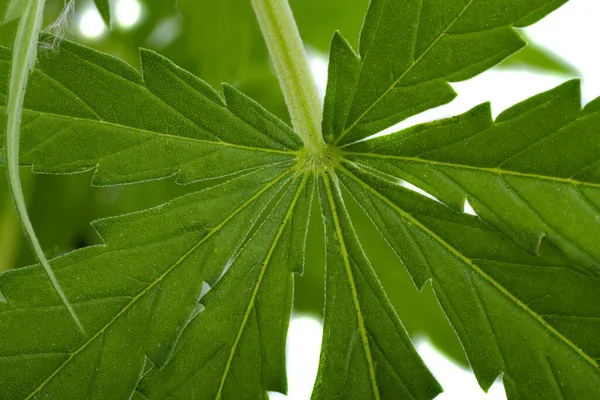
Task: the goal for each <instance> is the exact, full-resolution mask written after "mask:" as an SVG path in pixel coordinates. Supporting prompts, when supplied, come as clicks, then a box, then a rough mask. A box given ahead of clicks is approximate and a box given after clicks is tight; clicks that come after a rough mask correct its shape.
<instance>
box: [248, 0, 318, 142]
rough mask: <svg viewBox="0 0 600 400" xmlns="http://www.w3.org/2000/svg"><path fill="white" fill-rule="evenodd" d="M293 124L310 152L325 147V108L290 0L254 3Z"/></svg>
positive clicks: (266, 0) (258, 1) (255, 1)
mask: <svg viewBox="0 0 600 400" xmlns="http://www.w3.org/2000/svg"><path fill="white" fill-rule="evenodd" d="M252 6H253V7H254V12H255V13H256V17H257V19H258V23H259V25H260V29H261V31H262V34H263V37H264V38H265V41H266V43H267V48H268V49H269V54H270V56H271V59H272V60H273V65H274V66H275V72H276V73H277V78H278V79H279V84H280V85H281V89H282V90H283V96H284V97H285V102H286V104H287V107H288V110H289V112H290V117H291V119H292V125H293V127H294V130H295V131H296V133H297V134H298V135H299V136H300V137H301V138H302V141H303V142H304V146H305V147H306V149H307V150H308V151H309V152H310V153H320V152H321V151H322V150H323V148H324V147H325V142H324V141H323V135H322V133H321V117H322V114H323V108H322V105H321V101H320V99H319V94H318V91H317V86H316V84H315V81H314V79H313V76H312V74H311V72H310V68H309V66H308V60H307V58H306V52H305V51H304V46H303V44H302V39H301V38H300V33H299V32H298V26H297V25H296V21H295V20H294V16H293V15H292V10H291V8H290V5H289V3H288V0H252Z"/></svg>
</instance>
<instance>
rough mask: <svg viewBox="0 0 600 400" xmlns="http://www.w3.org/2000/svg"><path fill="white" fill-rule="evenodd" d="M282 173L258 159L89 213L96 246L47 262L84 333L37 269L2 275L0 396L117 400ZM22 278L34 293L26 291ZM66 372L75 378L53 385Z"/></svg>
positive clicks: (229, 254) (162, 358)
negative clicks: (147, 202)
mask: <svg viewBox="0 0 600 400" xmlns="http://www.w3.org/2000/svg"><path fill="white" fill-rule="evenodd" d="M291 179H292V174H291V173H290V172H288V171H287V169H286V168H273V167H270V168H268V169H262V170H257V171H255V172H253V173H251V174H248V175H246V176H244V177H242V178H239V179H237V180H233V181H231V182H228V183H226V184H223V185H219V186H216V187H214V188H212V189H208V190H205V191H201V192H198V193H195V194H191V195H188V196H185V197H182V198H179V199H176V200H174V201H172V202H170V203H167V204H165V205H163V206H160V207H157V208H154V209H150V210H147V211H144V212H141V213H137V214H130V215H126V216H123V217H117V218H113V219H108V220H100V221H97V222H96V223H95V226H96V229H97V230H98V232H99V233H100V235H101V236H102V238H103V239H104V240H105V241H106V245H103V246H96V247H89V248H86V249H83V250H80V251H76V252H74V253H71V254H69V255H67V256H64V257H61V258H58V259H55V260H54V261H53V268H54V270H55V271H56V274H57V276H58V277H59V279H61V282H64V284H65V287H66V288H67V291H68V294H69V295H70V296H71V298H73V299H74V306H75V309H76V311H77V312H78V314H79V315H81V318H82V322H83V324H84V326H85V327H86V331H87V332H88V333H89V335H90V336H89V337H87V338H82V337H80V336H79V334H78V333H77V331H76V330H74V329H72V328H71V327H70V326H71V325H70V324H68V323H67V321H68V315H67V314H66V312H65V310H64V308H62V307H60V306H59V305H60V303H59V300H58V299H57V298H56V296H55V295H54V293H53V292H52V291H50V290H48V283H47V282H46V280H44V276H43V272H42V271H41V270H40V268H39V267H37V266H36V267H29V268H24V269H19V270H15V271H12V272H11V273H7V274H4V275H2V277H1V280H0V292H1V293H2V295H3V297H4V298H5V299H6V302H3V303H0V318H1V319H2V324H0V330H1V334H2V338H3V340H2V343H1V345H0V367H1V368H2V370H3V371H4V372H3V373H2V374H1V376H0V383H1V384H0V392H1V396H0V397H2V398H7V399H19V398H33V397H35V396H46V395H50V394H52V395H54V396H57V397H60V398H61V399H81V398H89V399H94V398H97V399H105V398H111V399H120V398H128V397H129V395H130V394H131V393H132V392H133V391H134V389H135V388H136V386H137V384H138V382H139V380H140V377H141V374H142V372H143V371H144V370H147V369H148V368H150V367H152V366H157V367H160V366H163V365H164V364H165V363H166V362H167V360H168V359H169V358H170V357H171V355H172V354H173V352H174V351H175V343H176V342H177V340H178V339H179V336H180V335H181V332H182V331H183V330H184V328H185V327H186V326H187V325H188V324H189V323H190V321H193V318H194V316H195V315H196V314H197V312H198V310H199V309H198V307H199V305H198V300H199V299H200V297H201V295H202V294H203V292H202V290H203V287H204V286H205V285H206V284H208V285H211V286H215V285H217V287H218V284H217V282H219V278H220V276H221V275H222V273H223V270H224V269H225V268H226V266H227V265H228V263H229V261H230V260H231V259H232V258H233V257H235V256H236V255H237V254H238V252H239V251H240V249H241V248H243V247H244V245H245V243H246V241H247V240H248V238H249V237H250V236H252V235H253V231H254V230H256V229H257V224H260V223H261V220H262V215H263V213H264V212H267V210H268V206H269V204H271V202H272V201H273V200H274V199H276V198H278V197H279V196H280V192H281V191H282V190H284V189H285V188H287V187H289V185H290V180H291ZM269 212H270V211H269ZM157 227H160V228H159V229H157ZM221 246H224V247H221ZM82 271H85V273H83V274H82ZM224 282H226V281H224ZM33 286H35V287H37V288H39V291H37V292H38V294H36V295H33V293H32V292H31V291H30V290H29V289H28V288H30V287H33ZM277 309H278V310H279V312H281V305H278V307H277ZM286 323H287V322H286ZM282 324H283V322H282ZM284 326H285V325H284ZM48 335H51V336H52V337H55V338H56V340H53V341H48V340H46V338H47V337H48ZM278 343H279V344H280V345H281V346H283V341H281V340H280V341H279V342H278ZM277 349H278V350H281V351H283V350H282V349H279V348H277ZM66 377H71V378H72V379H75V381H72V384H70V385H63V384H62V381H63V380H64V379H66ZM86 393H87V394H86Z"/></svg>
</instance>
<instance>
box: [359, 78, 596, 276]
mask: <svg viewBox="0 0 600 400" xmlns="http://www.w3.org/2000/svg"><path fill="white" fill-rule="evenodd" d="M580 101H581V100H580V94H579V83H578V82H577V81H570V82H567V83H565V84H563V85H561V86H559V87H557V88H555V89H553V90H550V91H548V92H546V93H542V94H540V95H537V96H534V97H532V98H530V99H528V100H526V101H524V102H523V103H520V104H517V105H515V106H513V107H511V108H509V109H508V110H506V111H504V112H503V113H501V114H500V115H499V116H498V117H497V118H496V121H493V120H492V118H491V113H490V109H489V105H486V104H484V105H482V106H479V107H476V108H474V109H473V110H471V111H469V112H467V113H466V114H463V115H461V116H458V117H455V118H451V119H448V120H443V121H438V122H434V123H431V124H425V125H421V126H416V127H413V128H410V129H407V130H405V131H401V132H397V133H395V134H392V135H390V136H386V137H381V138H377V139H375V140H371V141H366V142H363V143H358V144H356V145H352V146H348V147H347V150H348V152H349V153H347V157H348V159H349V160H352V161H354V162H356V163H357V164H360V165H363V166H364V167H366V168H371V169H375V170H377V171H379V172H380V173H382V174H387V175H390V176H395V177H397V178H400V179H404V180H406V181H409V182H411V183H413V184H414V185H417V186H419V187H421V188H423V189H424V190H426V191H427V192H429V193H431V194H433V195H434V196H436V197H437V198H439V199H440V200H442V201H443V202H445V203H446V204H448V205H450V206H451V207H453V208H456V209H461V208H462V206H463V204H464V200H465V198H467V199H468V201H469V203H470V204H471V205H472V207H473V208H474V210H475V211H476V212H477V214H478V215H479V216H480V217H481V218H483V219H484V220H486V221H487V222H489V223H490V224H492V225H494V226H495V227H497V228H498V229H499V230H501V231H502V232H504V233H505V234H506V235H507V236H508V237H510V238H512V239H513V240H514V241H515V242H517V243H519V244H520V245H521V246H522V247H523V248H525V249H526V250H528V251H530V252H532V253H536V252H537V251H538V248H539V246H540V243H541V242H542V241H543V240H549V241H551V242H552V243H553V244H554V245H555V246H557V247H559V248H560V249H561V250H563V251H564V252H565V253H567V254H569V255H570V256H571V257H572V258H573V260H574V261H575V262H576V263H577V264H579V265H580V266H581V267H582V268H584V269H585V270H586V271H587V273H588V274H591V275H593V276H600V246H598V241H597V238H598V237H600V236H599V235H600V223H599V222H600V130H599V129H598V127H599V126H600V112H598V111H595V110H593V109H592V108H591V107H589V108H588V107H586V108H585V109H584V110H583V111H582V110H581V106H580Z"/></svg>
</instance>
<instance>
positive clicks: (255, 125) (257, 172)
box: [0, 0, 600, 399]
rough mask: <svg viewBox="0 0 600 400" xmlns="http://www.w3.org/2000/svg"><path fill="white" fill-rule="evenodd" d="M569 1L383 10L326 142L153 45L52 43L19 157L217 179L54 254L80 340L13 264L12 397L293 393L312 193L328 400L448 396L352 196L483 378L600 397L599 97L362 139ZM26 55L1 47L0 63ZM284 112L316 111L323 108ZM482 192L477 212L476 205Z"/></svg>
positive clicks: (485, 383) (337, 84)
mask: <svg viewBox="0 0 600 400" xmlns="http://www.w3.org/2000/svg"><path fill="white" fill-rule="evenodd" d="M561 3H562V1H542V0H536V1H531V2H526V3H524V2H520V1H497V2H482V1H476V0H470V1H468V2H463V1H453V2H443V4H442V2H439V3H438V2H417V1H408V2H394V1H383V0H373V1H372V2H371V4H370V6H369V10H368V12H367V18H366V20H365V24H364V26H363V30H362V33H361V43H360V57H358V56H357V55H356V54H355V53H354V52H353V50H352V48H351V47H350V46H349V44H348V43H347V42H346V41H345V39H344V38H343V37H342V36H341V35H340V34H336V35H335V36H334V39H333V42H332V49H331V56H330V69H329V82H328V88H327V95H326V98H325V108H324V116H323V133H324V139H325V141H323V140H322V139H321V138H320V132H319V131H298V127H301V128H302V127H305V126H308V125H310V124H305V125H303V124H299V123H296V121H297V119H295V118H294V115H292V121H294V124H295V128H296V129H295V130H293V129H291V128H290V127H288V126H287V125H286V124H284V123H283V122H281V121H280V120H279V119H277V118H276V117H274V116H273V115H272V114H270V113H268V112H267V111H266V110H265V109H263V108H262V107H261V106H259V105H258V104H257V103H255V102H254V101H252V100H250V99H249V98H248V97H246V96H245V95H243V94H242V93H241V92H240V91H238V90H237V89H235V88H233V87H231V86H228V85H224V86H223V95H222V96H221V94H219V93H217V92H216V91H214V90H213V89H212V88H211V87H210V86H209V85H208V84H207V83H205V82H203V81H201V80H200V79H198V78H196V77H194V76H193V75H191V74H190V73H188V72H186V71H185V70H183V69H181V68H179V67H177V66H175V65H174V64H173V63H171V62H170V61H168V60H167V59H165V58H163V57H161V56H159V55H157V54H156V53H154V52H152V51H149V50H142V51H141V71H142V72H141V74H140V73H138V72H137V71H136V70H135V69H133V68H131V67H129V66H128V65H127V64H125V63H123V62H121V61H119V60H118V59H115V58H113V57H110V56H108V55H105V54H102V53H99V52H96V51H93V50H90V49H88V48H85V47H82V46H79V45H76V44H74V43H70V42H63V43H61V46H60V48H59V49H58V50H56V51H51V52H42V53H40V55H39V59H38V65H37V68H36V69H35V71H34V73H33V74H32V76H31V79H30V83H29V87H28V90H27V97H26V99H25V110H24V113H23V129H22V138H23V143H22V146H21V161H22V162H23V163H24V164H27V165H31V166H32V168H33V170H34V171H36V172H43V173H74V172H82V171H86V170H94V177H93V182H92V183H93V184H95V185H104V186H106V185H118V184H133V183H136V182H141V181H145V180H152V179H163V178H167V177H171V176H175V177H176V180H177V181H178V182H180V183H191V182H196V181H200V180H203V181H208V182H211V183H212V185H211V187H209V188H207V189H205V190H202V191H199V192H196V193H192V194H190V195H187V196H184V197H180V198H177V199H175V200H172V201H170V202H168V203H166V204H164V205H162V206H159V207H156V208H152V209H148V210H146V211H142V212H138V213H134V214H128V215H123V216H120V217H114V218H109V219H103V220H99V221H96V222H94V227H95V228H96V230H97V232H98V234H99V235H100V236H101V237H102V239H103V241H104V244H103V245H100V246H95V247H88V248H84V249H81V250H78V251H75V252H72V253H70V254H67V255H65V256H63V257H59V258H56V259H54V260H52V267H53V269H54V270H55V271H56V275H57V277H58V278H59V280H60V282H61V283H62V284H63V285H64V286H65V291H66V293H67V295H68V296H69V298H70V299H73V304H74V307H75V310H76V311H77V314H78V315H79V316H80V318H81V321H82V323H83V325H84V326H85V328H86V332H87V334H86V336H85V337H82V336H81V335H80V334H79V333H78V331H77V330H76V329H75V327H74V326H72V325H70V324H67V323H66V322H67V321H68V313H67V312H66V310H65V309H64V307H62V306H61V303H60V300H59V299H58V297H57V295H56V294H55V293H54V292H53V291H52V290H50V285H49V282H48V281H47V280H45V279H44V276H43V273H42V269H41V268H40V267H39V266H32V267H27V268H21V269H17V270H13V271H9V272H7V273H4V274H2V275H0V294H1V297H0V299H2V301H1V302H0V321H1V322H2V323H0V336H1V337H3V341H2V342H0V370H2V371H6V373H3V374H2V375H0V397H2V398H7V399H22V398H25V399H32V398H38V397H43V396H48V397H50V396H54V397H56V398H60V399H71V398H72V399H81V398H86V399H87V398H101V399H104V398H108V399H121V398H123V399H128V398H132V397H133V396H135V397H134V398H138V399H142V398H145V399H163V398H178V399H190V398H194V399H195V398H216V399H220V398H250V399H257V398H265V397H266V396H267V391H280V392H285V391H286V386H287V384H286V379H285V352H284V350H285V337H286V331H287V327H288V322H289V317H290V313H291V308H292V302H293V290H294V288H293V281H294V275H295V274H299V273H302V270H303V268H304V252H305V240H306V232H307V226H308V221H309V218H310V213H311V210H310V208H311V204H312V202H313V198H314V196H318V199H319V204H320V211H321V214H322V218H323V222H324V228H325V248H326V259H327V270H326V288H325V291H326V299H325V317H324V337H323V348H322V352H321V362H320V367H319V374H318V377H317V382H316V385H315V389H314V392H313V397H314V398H316V399H320V398H331V397H340V398H361V399H362V398H372V399H388V398H415V399H430V398H433V397H435V396H436V395H437V394H438V393H439V392H440V391H441V388H440V387H439V385H438V384H437V382H436V381H435V379H434V378H433V377H432V375H431V374H430V372H429V371H428V370H427V369H426V367H425V366H424V365H423V363H422V361H421V360H420V358H419V357H418V355H417V353H416V351H415V350H414V348H413V347H412V344H411V342H410V340H409V338H408V335H407V334H406V332H405V331H404V328H403V327H402V325H401V323H400V320H399V319H398V317H397V315H396V312H395V310H394V308H393V307H392V306H391V304H390V302H389V300H388V299H387V296H386V294H385V293H384V291H383V288H382V286H381V284H380V282H379V280H378V278H377V276H376V274H375V271H374V269H373V267H372V266H371V264H370V262H369V260H368V259H367V257H366V255H365V253H364V251H363V249H362V246H361V243H360V241H359V240H358V237H359V235H358V234H357V232H356V231H355V228H354V223H353V220H352V218H351V217H350V213H349V210H348V206H347V204H346V203H347V202H350V201H354V202H356V203H358V204H359V205H360V206H361V207H362V209H363V210H364V212H365V213H366V215H367V216H368V217H369V218H370V220H371V221H372V223H373V224H374V225H375V226H376V228H377V229H378V230H379V231H380V232H381V233H382V235H383V236H384V238H385V239H386V240H387V242H388V244H389V245H390V247H391V248H392V249H393V251H394V252H395V253H396V254H397V256H398V258H399V259H400V260H401V262H402V263H403V264H404V266H405V267H406V268H407V269H408V271H409V273H410V275H411V277H412V279H413V281H414V283H415V285H416V286H417V287H418V288H419V289H422V288H423V287H424V285H425V284H426V283H428V282H430V283H431V286H432V287H433V290H434V292H435V295H436V296H437V299H438V301H439V303H440V305H441V307H442V309H443V311H444V312H445V314H446V315H447V317H448V319H449V320H450V322H451V324H452V325H453V327H454V329H455V330H456V333H457V334H458V336H459V338H460V340H461V342H462V344H463V346H464V349H465V352H466V354H467V357H468V359H469V362H470V364H471V366H472V367H473V369H474V371H475V374H476V376H477V379H478V381H479V383H480V385H481V386H482V387H483V388H485V389H487V388H489V386H490V385H491V384H492V382H493V381H494V380H495V379H496V378H497V377H498V376H499V375H501V374H502V377H503V381H504V384H505V387H506V391H507V394H508V396H509V398H511V399H512V398H524V399H527V398H537V397H543V398H555V397H556V398H561V397H562V398H573V399H578V398H590V397H591V398H595V397H600V369H599V366H598V361H599V360H600V348H599V347H598V345H597V342H596V341H595V338H596V337H597V336H598V335H599V334H600V325H598V324H597V321H599V320H600V309H599V308H598V306H597V304H598V302H599V301H600V277H599V271H600V268H598V262H599V261H600V257H599V254H598V250H597V248H595V247H594V245H593V244H594V241H595V239H597V238H598V237H600V232H598V226H597V225H598V223H597V221H598V219H600V196H599V192H598V190H599V186H600V181H599V178H598V168H597V165H598V160H597V156H596V155H597V154H599V151H598V150H600V149H599V148H598V146H599V143H600V142H598V139H597V137H598V135H597V128H596V127H597V126H598V121H597V119H598V118H600V106H599V105H600V100H597V101H595V102H592V103H590V104H589V105H588V106H586V108H585V109H584V110H583V111H582V110H581V107H580V105H579V101H580V98H579V97H580V96H579V92H578V85H577V82H575V81H572V82H567V83H565V84H564V85H562V86H560V87H558V88H556V89H554V90H552V91H549V92H547V93H543V94H541V95H538V96H535V97H533V98H531V99H529V100H526V101H525V102H523V103H521V104H518V105H516V106H514V107H512V108H510V109H509V110H507V111H505V112H503V113H502V114H501V115H500V116H499V117H498V118H497V119H496V120H495V121H494V120H493V119H492V117H491V112H490V109H489V106H488V105H482V106H479V107H476V108H475V109H473V110H471V111H470V112H468V113H466V114H464V115H461V116H458V117H455V118H451V119H448V120H442V121H436V122H433V123H429V124H424V125H420V126H416V127H412V128H409V129H406V130H403V131H400V132H396V133H394V134H391V135H389V136H385V137H380V138H375V139H370V140H365V139H368V137H369V136H370V135H371V134H373V133H377V132H378V131H380V130H381V129H384V128H387V127H389V126H391V125H392V124H394V123H396V122H398V121H400V120H401V119H404V118H406V117H408V116H410V115H413V114H415V113H417V112H420V111H423V110H425V109H427V108H431V107H433V106H435V105H439V104H442V103H445V102H447V101H450V100H451V99H452V97H453V96H454V93H453V91H452V89H451V87H450V86H449V84H448V81H454V80H459V79H466V78H468V77H471V76H473V75H475V74H476V73H479V72H481V71H483V70H485V69H486V68H488V67H490V66H492V65H493V64H495V63H497V62H499V61H501V60H502V59H503V58H505V57H506V56H508V55H509V54H511V53H513V52H515V51H516V50H518V49H519V48H520V47H521V46H522V45H523V44H524V42H523V41H522V39H521V38H520V36H519V35H518V34H517V33H516V31H515V30H514V29H513V26H523V25H526V24H528V23H531V22H534V21H535V20H537V19H539V18H541V17H542V16H543V15H545V14H547V13H548V12H550V11H551V10H553V9H554V8H556V7H558V6H559V5H560V4H561ZM274 4H275V3H272V2H262V3H261V5H260V6H256V5H255V10H259V11H258V12H257V13H258V14H260V12H261V8H262V11H265V13H266V14H268V13H270V14H269V15H266V14H265V15H259V21H260V22H261V26H262V25H264V24H269V23H272V22H273V19H276V17H277V13H273V10H276V9H277V8H276V7H283V6H282V4H283V3H277V5H276V6H274ZM269 7H271V8H269ZM274 7H275V8H274ZM284 11H285V10H284ZM289 15H291V14H289ZM289 15H288V16H289ZM434 16H435V17H434ZM274 26H275V25H273V26H269V29H275V28H274ZM263 30H264V27H263ZM271 33H273V32H271ZM275 33H277V32H275ZM265 36H266V37H267V41H268V42H269V40H271V41H275V42H276V43H273V42H271V43H270V44H269V48H270V49H273V48H276V47H277V46H280V47H281V48H280V49H278V50H276V51H280V54H278V55H276V56H274V57H275V58H277V57H279V58H278V59H276V60H275V61H274V64H275V66H276V69H277V70H278V71H279V70H280V69H281V68H286V67H288V66H286V64H285V63H286V62H291V61H290V60H283V61H282V59H284V58H285V57H286V56H290V55H291V56H290V57H291V58H292V59H293V58H294V55H295V54H297V53H298V52H300V53H301V49H300V50H299V49H297V48H295V49H292V50H289V51H288V50H286V46H285V45H289V44H290V43H293V40H292V41H291V42H286V40H287V38H286V36H285V35H280V32H279V33H278V35H272V36H271V37H269V35H265ZM278 41H279V42H278ZM272 54H273V50H272ZM9 63H10V54H9V52H8V51H6V50H0V75H2V76H7V75H8V65H9ZM288 72H289V71H288ZM296 72H297V71H296ZM292 75H293V76H292V79H290V80H288V81H285V82H282V86H283V89H284V93H285V94H286V96H288V97H289V96H290V91H289V90H292V91H296V92H301V91H302V90H301V89H302V85H303V83H302V82H301V81H300V80H301V79H300V80H299V78H302V77H303V76H304V75H303V73H302V71H301V72H300V73H295V74H292ZM284 76H285V74H284ZM280 77H281V75H280ZM0 85H2V84H0ZM293 85H297V86H296V87H291V88H290V86H293ZM5 93H6V87H4V86H0V96H5ZM304 95H306V97H307V98H308V97H310V96H309V94H306V93H305V94H304ZM288 97H286V98H288ZM2 100H4V97H2ZM288 100H289V99H288ZM305 100H306V99H305ZM289 104H290V112H291V113H292V114H294V113H304V114H302V115H300V116H301V117H307V118H308V119H309V120H310V119H311V118H312V120H310V121H308V122H311V121H312V122H314V118H315V113H314V112H313V111H314V110H312V109H310V106H314V104H311V103H310V101H306V102H305V103H302V102H298V103H294V102H293V101H289ZM304 106H306V108H303V107H304ZM299 108H301V109H299ZM296 117H298V115H296ZM2 118H4V117H2ZM309 128H312V127H311V126H309ZM300 138H302V140H301V139H300ZM303 140H304V142H303ZM400 180H404V181H408V182H412V183H413V184H415V185H417V186H419V187H420V188H422V189H425V190H426V191H428V192H430V193H431V194H433V195H434V196H435V197H436V200H432V199H429V198H427V197H425V196H422V195H421V194H419V193H416V192H414V191H411V190H408V189H406V188H404V187H403V186H401V185H400V184H399V182H400ZM315 193H316V194H315ZM466 199H468V201H469V202H470V203H471V204H473V207H474V209H475V210H476V211H477V213H478V216H470V215H466V214H464V213H462V207H463V204H464V202H465V200H466ZM557 209H558V210H559V212H557ZM565 210H569V213H568V214H567V213H565ZM377 267H381V266H377ZM406 306H410V305H406Z"/></svg>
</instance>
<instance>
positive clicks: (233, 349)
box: [215, 174, 308, 400]
mask: <svg viewBox="0 0 600 400" xmlns="http://www.w3.org/2000/svg"><path fill="white" fill-rule="evenodd" d="M307 179H308V174H304V177H303V178H302V182H301V183H300V186H299V187H298V190H297V191H296V194H295V195H294V198H293V199H292V202H291V203H290V206H289V207H288V210H287V212H286V214H285V217H284V219H283V222H282V223H281V225H280V226H279V229H278V230H277V233H276V234H275V238H274V239H273V243H271V246H270V248H269V251H268V252H267V256H266V257H265V259H264V261H263V263H262V265H261V270H260V273H259V275H258V279H257V281H256V284H255V285H254V290H253V291H252V295H251V297H250V301H249V302H248V306H247V307H246V312H245V313H244V318H243V319H242V323H241V325H240V328H239V330H238V333H237V335H236V338H235V341H234V342H233V346H231V350H230V352H229V357H228V358H227V363H226V364H225V369H224V370H223V374H222V376H221V382H220V384H219V389H218V391H217V395H216V396H215V399H217V400H220V399H221V396H222V393H223V388H224V387H225V381H226V380H227V376H228V375H229V370H230V369H231V364H232V362H233V357H234V355H235V352H236V350H237V346H238V344H239V342H240V339H241V338H242V334H243V332H244V329H245V328H246V324H247V322H248V319H249V317H250V313H251V312H252V310H253V309H254V302H255V300H256V296H257V294H258V291H259V289H260V286H261V284H262V281H263V279H264V277H265V274H266V272H267V267H268V265H269V262H270V261H271V257H272V256H273V253H274V252H275V248H276V247H277V244H278V243H279V239H280V238H281V235H282V234H283V231H284V230H285V228H286V226H287V223H288V222H289V220H290V218H291V217H292V214H293V213H294V208H295V207H296V204H297V202H298V199H299V198H300V194H301V193H302V191H303V190H304V187H305V186H306V181H307Z"/></svg>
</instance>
